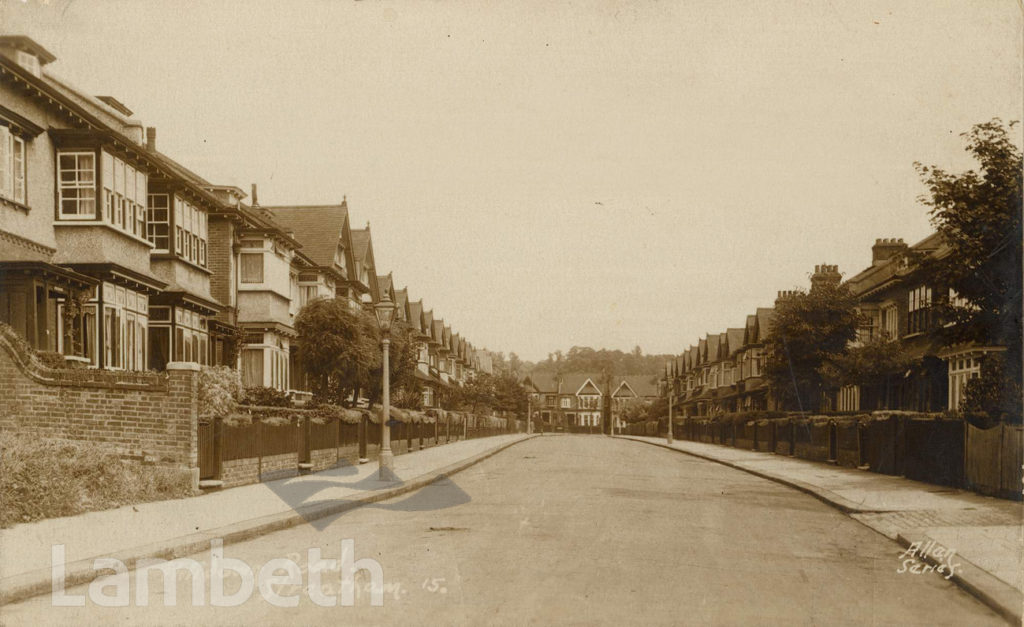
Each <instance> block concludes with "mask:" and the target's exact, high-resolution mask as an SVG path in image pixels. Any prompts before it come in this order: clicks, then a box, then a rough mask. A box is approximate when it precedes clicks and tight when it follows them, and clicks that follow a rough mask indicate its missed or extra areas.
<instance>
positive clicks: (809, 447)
mask: <svg viewBox="0 0 1024 627" xmlns="http://www.w3.org/2000/svg"><path fill="white" fill-rule="evenodd" d="M665 422H666V421H647V422H639V423H635V424H630V425H627V426H626V427H625V428H624V429H623V431H622V432H623V434H625V435H646V436H654V435H662V436H663V435H664V434H665V429H666V425H665ZM673 434H674V435H675V437H677V438H680V439H686V440H692V441H695V442H706V443H711V444H722V445H726V446H734V447H736V448H742V449H747V450H758V451H764V452H774V453H775V454H778V455H788V456H794V457H798V458H801V459H808V460H812V461H820V462H828V463H832V464H838V465H842V466H848V467H859V468H864V469H865V470H870V471H872V472H877V473H882V474H889V475H896V476H905V477H907V478H908V479H914V480H918V481H924V482H928V483H933V484H938V485H944V486H950V487H956V488H968V489H971V490H974V491H977V492H980V493H983V494H989V495H994V496H1000V497H1003V498H1013V499H1020V498H1021V491H1022V487H1024V484H1022V472H1024V471H1022V465H1024V428H1022V427H1020V426H1013V425H999V426H997V427H993V428H991V429H987V430H983V429H978V428H976V427H973V426H970V425H969V424H967V423H966V422H964V421H962V420H955V419H952V420H951V419H939V418H937V417H936V416H935V415H927V414H893V413H881V412H880V413H879V414H878V415H862V416H848V415H847V416H835V417H822V416H819V417H813V418H805V417H800V416H796V415H792V416H787V417H784V418H774V419H762V420H756V421H755V420H748V421H746V422H742V423H741V422H733V421H730V420H708V419H692V418H691V419H687V420H685V421H683V422H682V424H677V425H675V428H674V429H673Z"/></svg>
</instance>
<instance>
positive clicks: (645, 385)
mask: <svg viewBox="0 0 1024 627" xmlns="http://www.w3.org/2000/svg"><path fill="white" fill-rule="evenodd" d="M613 381H617V382H618V384H617V386H616V385H614V384H613V387H615V392H613V393H612V396H615V397H617V398H631V397H637V398H652V397H656V396H659V394H658V381H657V377H650V376H647V375H627V376H624V377H618V378H616V379H613Z"/></svg>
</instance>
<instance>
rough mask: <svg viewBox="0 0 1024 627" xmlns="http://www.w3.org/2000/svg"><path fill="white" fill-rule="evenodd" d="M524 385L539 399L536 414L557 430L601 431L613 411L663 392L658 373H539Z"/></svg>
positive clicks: (532, 375)
mask: <svg viewBox="0 0 1024 627" xmlns="http://www.w3.org/2000/svg"><path fill="white" fill-rule="evenodd" d="M523 385H524V386H525V387H526V388H527V390H528V391H529V392H530V394H531V395H532V397H533V399H534V400H535V405H534V408H533V409H534V411H535V414H536V415H538V416H539V417H540V419H541V421H542V422H543V423H544V424H545V425H548V426H550V427H551V428H555V429H570V430H590V431H597V430H599V429H600V428H601V427H602V425H603V424H605V423H604V421H605V420H606V419H608V417H609V416H610V414H615V415H618V412H619V411H621V410H622V409H624V408H625V407H626V406H627V405H628V404H629V403H631V402H650V401H653V400H654V399H655V398H657V397H658V395H659V394H658V392H659V390H658V377H657V376H656V375H627V376H618V377H611V378H610V379H609V378H607V377H604V376H602V375H601V374H600V373H567V374H562V375H557V374H552V373H545V372H538V373H531V374H529V375H527V376H526V377H524V379H523Z"/></svg>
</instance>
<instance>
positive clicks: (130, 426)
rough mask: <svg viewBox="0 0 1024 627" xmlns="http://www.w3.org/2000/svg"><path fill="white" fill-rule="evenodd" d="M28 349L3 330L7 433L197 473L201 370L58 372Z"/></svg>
mask: <svg viewBox="0 0 1024 627" xmlns="http://www.w3.org/2000/svg"><path fill="white" fill-rule="evenodd" d="M26 348H27V346H26V345H25V343H24V341H23V340H22V339H21V338H20V337H19V336H17V335H15V332H14V330H13V329H11V328H10V327H9V326H7V325H0V428H2V429H8V430H12V431H15V432H17V433H21V434H32V435H38V436H39V437H45V438H55V439H61V440H71V441H76V442H89V443H94V444H97V445H99V446H103V447H107V448H109V449H111V450H113V451H115V452H116V453H118V454H119V455H121V456H122V457H124V458H126V459H131V460H136V461H141V462H146V463H157V464H166V465H171V466H177V467H181V468H190V469H196V468H197V433H196V427H197V422H196V387H197V386H196V377H195V370H196V367H195V366H194V365H192V364H173V363H172V364H169V366H168V371H167V372H166V373H161V374H154V373H126V372H110V371H102V370H92V369H63V368H62V369H54V368H49V367H47V366H45V365H44V364H43V363H42V362H41V361H40V360H39V359H38V358H37V357H36V356H35V355H34V354H33V353H31V352H30V351H28V350H26ZM196 478H198V474H196Z"/></svg>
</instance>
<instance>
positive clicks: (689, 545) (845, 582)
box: [0, 436, 1003, 625]
mask: <svg viewBox="0 0 1024 627" xmlns="http://www.w3.org/2000/svg"><path fill="white" fill-rule="evenodd" d="M318 526H319V527H321V529H319V530H318V529H317V528H314V527H313V526H311V525H303V526H301V527H296V528H293V529H289V530H285V531H281V532H277V533H274V534H270V535H267V536H263V537H261V538H258V539H255V540H252V541H248V542H243V543H239V544H232V545H228V546H227V547H224V555H225V557H226V558H229V559H239V560H242V561H244V562H246V563H247V564H249V565H250V566H251V567H252V568H253V570H254V572H258V571H259V569H260V568H261V567H262V566H263V565H265V564H267V563H268V562H269V561H270V560H272V559H275V558H286V559H291V560H293V561H294V562H296V563H297V564H298V566H299V568H301V569H302V570H301V572H297V573H295V574H296V575H300V576H301V581H302V584H300V585H291V584H285V585H280V586H271V587H270V588H269V589H268V591H269V592H274V591H276V592H277V593H278V594H280V595H281V596H292V597H293V598H295V599H296V600H297V607H278V606H275V605H274V604H272V603H271V602H269V601H267V600H266V598H265V596H266V595H264V594H262V593H261V592H260V591H259V589H256V590H254V592H253V593H252V594H249V595H241V597H242V598H241V599H240V600H244V603H242V604H241V605H239V606H237V607H211V605H210V604H211V599H212V582H211V581H210V579H209V576H210V570H209V565H210V561H211V558H210V554H209V552H207V553H202V554H198V555H196V556H193V558H194V559H195V560H196V561H197V562H198V563H199V564H201V565H202V568H203V569H204V570H203V575H204V577H203V578H200V583H202V584H203V585H202V586H200V588H201V592H202V593H203V596H202V600H203V605H202V606H193V604H192V598H191V594H192V592H193V589H192V587H191V584H190V579H189V578H185V577H182V578H181V579H180V580H179V583H178V585H177V587H176V597H177V598H176V600H175V602H176V605H174V606H173V607H165V606H164V603H165V601H167V600H168V596H167V595H166V594H165V591H164V589H163V586H162V583H161V578H160V577H159V574H158V573H151V574H147V575H146V577H147V581H149V582H150V583H149V586H150V589H149V594H148V605H147V606H144V607H140V606H138V605H136V603H137V596H136V595H137V593H138V592H139V589H138V586H137V585H136V584H137V580H136V573H131V574H130V576H129V577H127V578H125V579H123V580H121V581H122V583H126V582H130V589H129V588H123V589H127V590H128V592H129V596H128V599H127V600H128V603H129V605H128V607H102V606H99V605H97V604H96V603H95V602H94V601H93V600H91V599H88V598H87V599H86V600H85V606H84V607H60V608H55V607H52V603H51V597H50V596H44V597H37V598H34V599H29V600H27V601H25V602H22V603H18V604H15V605H9V606H6V607H3V608H0V618H2V622H3V623H4V624H6V625H23V624H24V625H29V624H31V625H37V624H44V623H54V624H57V623H59V624H76V625H84V624H104V625H118V624H121V625H136V624H154V623H155V624H230V625H261V624H289V625H314V624H356V623H361V624H382V623H383V624H402V625H447V624H466V625H482V624H517V625H519V624H530V623H536V624H547V623H559V624H565V623H572V624H615V625H621V624H681V623H685V624H787V625H789V624H817V625H826V624H827V625H832V624H847V625H860V624H865V625H867V624H901V625H907V624H921V625H925V624H927V625H935V624H955V625H968V624H969V625H976V624H1003V623H1002V622H1001V620H1000V619H999V618H998V616H996V615H995V614H994V613H993V612H992V611H990V610H989V609H987V608H986V607H985V606H983V605H982V604H981V603H979V602H978V601H977V600H975V599H974V598H973V597H971V596H970V595H968V594H967V593H965V592H963V591H962V590H960V589H959V588H957V587H956V586H955V585H953V584H952V583H950V582H947V581H945V580H944V579H942V577H941V576H939V575H936V574H935V573H925V574H912V573H910V572H904V573H898V572H897V570H898V569H899V567H900V564H901V560H900V559H899V557H900V554H901V553H902V549H901V548H900V547H899V546H897V545H896V544H895V543H894V542H892V541H890V540H888V539H886V538H884V537H882V536H881V535H879V534H877V533H876V532H874V531H872V530H870V529H868V528H866V527H864V526H862V525H861V524H860V523H858V522H856V521H854V520H851V519H849V518H847V517H845V516H844V515H842V514H840V513H839V512H837V511H835V510H833V509H831V508H829V507H828V506H826V505H824V504H822V503H820V502H818V501H817V500H815V499H814V498H812V497H810V496H807V495H805V494H802V493H800V492H797V491H794V490H792V489H789V488H786V487H784V486H781V485H778V484H775V483H772V482H770V481H767V480H764V479H760V478H757V477H754V476H752V475H749V474H746V473H744V472H741V471H738V470H734V469H731V468H727V467H725V466H721V465H718V464H715V463H712V462H708V461H704V460H700V459H697V458H693V457H690V456H687V455H684V454H680V453H675V452H671V451H667V450H664V449H660V448H658V447H653V446H649V445H646V444H642V443H638V442H631V441H625V440H612V439H610V438H606V437H603V436H548V437H543V438H538V439H534V440H530V441H528V442H525V443H522V444H517V445H516V446H513V447H512V448H509V449H507V450H506V451H504V452H502V453H500V454H498V455H496V456H494V457H492V458H490V459H488V460H486V461H484V462H482V463H481V464H478V465H477V466H474V467H472V468H470V469H469V470H466V471H464V472H462V473H459V474H457V475H455V476H453V477H452V478H451V479H448V480H444V481H441V482H439V483H437V484H434V485H433V486H431V487H429V488H425V489H423V490H421V491H419V492H416V493H414V494H412V495H407V496H404V497H400V498H397V499H394V500H392V501H389V502H386V503H381V504H377V505H372V506H367V507H364V508H360V509H358V510H354V511H352V512H348V513H345V514H342V515H339V516H337V517H335V518H334V519H332V520H331V521H330V524H328V525H326V527H323V526H322V525H318ZM345 540H352V542H353V547H354V558H355V559H357V560H358V559H361V558H373V559H375V560H376V561H377V562H378V563H379V564H380V566H381V571H382V573H383V581H384V586H383V595H382V596H383V606H379V607H377V606H372V605H371V601H372V598H371V597H372V595H371V594H370V592H369V590H368V589H369V588H370V587H371V586H372V584H371V578H370V576H369V574H368V571H360V572H359V573H357V574H356V576H355V577H354V584H353V588H352V589H353V595H354V597H353V598H354V605H351V606H344V605H343V604H342V600H343V599H342V597H341V596H340V592H341V588H342V586H341V585H340V581H341V579H342V577H341V575H340V574H339V571H338V570H334V571H327V572H324V573H322V575H321V579H322V581H321V587H320V593H321V594H322V595H324V598H325V599H330V598H332V597H333V598H336V600H337V605H335V606H333V607H322V606H320V605H317V604H316V603H314V602H313V600H311V597H310V586H309V584H310V576H309V572H308V568H307V566H308V564H307V556H308V553H307V551H308V549H310V548H319V549H320V551H321V557H322V558H325V559H330V558H333V559H338V560H339V561H340V557H341V547H342V544H343V541H345ZM277 572H278V574H285V573H286V572H287V571H285V570H280V571H277ZM268 574H269V570H268ZM351 579H352V578H350V580H351ZM225 581H226V582H227V583H226V584H225V593H226V594H230V593H231V592H232V591H234V590H237V589H238V587H239V585H240V584H241V581H242V580H241V578H239V577H233V576H232V577H226V578H225ZM112 582H116V580H115V579H113V578H109V577H108V578H104V579H102V580H97V582H94V586H98V585H99V584H100V583H107V584H110V583H112ZM88 590H89V587H88V586H79V587H76V588H72V589H69V590H68V591H67V594H68V595H72V596H73V595H83V596H86V597H88ZM117 591H118V588H116V587H114V586H113V585H111V587H108V588H104V589H102V590H100V589H98V588H97V594H98V595H99V594H101V593H105V594H108V595H112V596H113V595H114V594H115V593H116V592H117ZM243 592H244V591H243ZM95 598H100V597H99V596H97V597H95ZM101 600H102V599H101ZM325 602H326V601H325Z"/></svg>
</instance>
